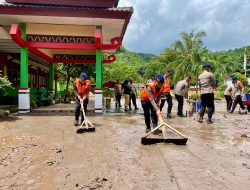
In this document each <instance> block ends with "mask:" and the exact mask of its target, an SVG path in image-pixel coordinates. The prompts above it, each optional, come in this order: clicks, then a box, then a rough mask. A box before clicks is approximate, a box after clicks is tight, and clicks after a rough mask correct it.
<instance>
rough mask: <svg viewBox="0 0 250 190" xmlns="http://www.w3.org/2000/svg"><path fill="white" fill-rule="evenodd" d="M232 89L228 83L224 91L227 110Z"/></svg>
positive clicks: (230, 103)
mask: <svg viewBox="0 0 250 190" xmlns="http://www.w3.org/2000/svg"><path fill="white" fill-rule="evenodd" d="M232 91H233V85H228V86H227V88H226V90H225V91H224V97H225V99H226V101H227V111H228V112H230V110H231V107H232V104H233V99H232Z"/></svg>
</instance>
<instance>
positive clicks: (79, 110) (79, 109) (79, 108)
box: [75, 98, 89, 121]
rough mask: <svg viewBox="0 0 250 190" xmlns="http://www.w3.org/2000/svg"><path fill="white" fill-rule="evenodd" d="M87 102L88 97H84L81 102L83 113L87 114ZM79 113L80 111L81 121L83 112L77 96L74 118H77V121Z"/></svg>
mask: <svg viewBox="0 0 250 190" xmlns="http://www.w3.org/2000/svg"><path fill="white" fill-rule="evenodd" d="M88 103H89V99H88V98H86V99H85V100H84V102H83V108H84V111H85V114H87V106H88ZM80 113H81V121H83V120H84V117H83V113H82V111H81V104H80V100H79V99H78V98H76V109H75V120H77V121H78V120H79V116H80Z"/></svg>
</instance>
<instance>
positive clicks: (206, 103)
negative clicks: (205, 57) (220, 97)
mask: <svg viewBox="0 0 250 190" xmlns="http://www.w3.org/2000/svg"><path fill="white" fill-rule="evenodd" d="M210 69H211V66H210V65H209V64H205V65H203V73H201V74H200V75H199V77H198V82H199V86H200V91H201V109H200V118H199V120H198V122H200V123H203V116H204V114H205V109H206V107H207V109H208V120H207V123H208V124H211V123H213V122H212V115H213V112H214V90H213V88H214V87H215V78H214V75H213V73H211V72H210Z"/></svg>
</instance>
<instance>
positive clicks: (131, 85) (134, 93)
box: [129, 79, 138, 110]
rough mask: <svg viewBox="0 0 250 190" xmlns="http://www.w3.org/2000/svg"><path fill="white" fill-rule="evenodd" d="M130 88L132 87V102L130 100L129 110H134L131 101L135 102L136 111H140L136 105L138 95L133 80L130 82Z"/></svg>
mask: <svg viewBox="0 0 250 190" xmlns="http://www.w3.org/2000/svg"><path fill="white" fill-rule="evenodd" d="M129 86H130V89H131V92H130V100H129V110H132V108H131V101H132V102H133V105H134V107H135V110H138V108H137V104H136V94H137V93H136V88H135V85H134V84H133V80H132V79H130V80H129Z"/></svg>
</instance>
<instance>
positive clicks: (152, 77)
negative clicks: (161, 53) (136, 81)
mask: <svg viewBox="0 0 250 190" xmlns="http://www.w3.org/2000/svg"><path fill="white" fill-rule="evenodd" d="M154 81H155V75H154V74H152V75H151V76H150V79H148V80H147V83H152V82H154Z"/></svg>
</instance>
